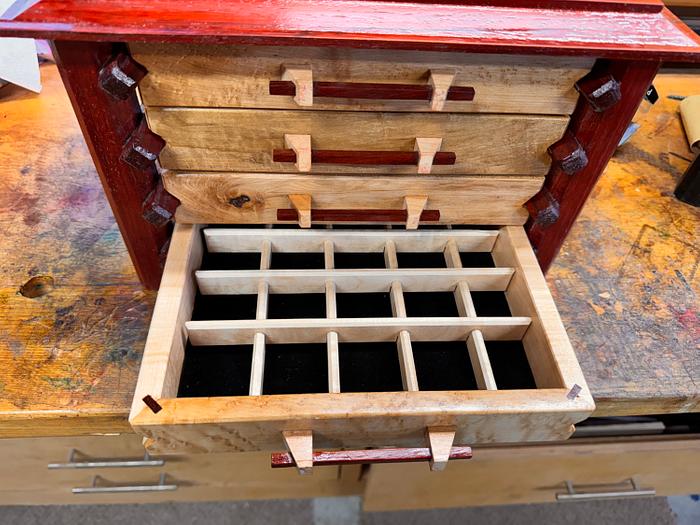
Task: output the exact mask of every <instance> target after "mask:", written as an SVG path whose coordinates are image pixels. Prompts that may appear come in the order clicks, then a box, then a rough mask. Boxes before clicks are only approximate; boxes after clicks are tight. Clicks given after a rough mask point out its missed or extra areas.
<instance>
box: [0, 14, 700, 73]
mask: <svg viewBox="0 0 700 525" xmlns="http://www.w3.org/2000/svg"><path fill="white" fill-rule="evenodd" d="M589 5H590V4H589ZM511 6H512V4H511ZM511 6H509V5H496V6H489V7H487V8H485V7H484V6H483V5H478V4H474V3H470V4H468V5H450V4H444V3H441V4H432V3H431V4H429V5H426V4H425V3H422V2H418V3H415V4H413V5H411V4H410V3H409V4H406V3H405V2H381V1H371V0H364V1H357V0H323V1H320V2H319V1H317V0H286V1H275V2H274V3H272V4H270V2H265V1H257V2H246V1H244V0H235V1H229V2H219V3H217V4H215V5H212V4H211V2H209V1H208V0H191V1H189V2H186V3H174V2H172V1H171V0H157V1H152V0H129V1H125V2H121V3H119V4H118V5H116V4H115V3H114V2H112V1H111V0H95V1H92V2H90V3H85V2H77V1H76V0H43V1H42V2H39V3H38V4H36V5H34V6H33V7H32V8H30V9H28V10H27V11H26V12H25V13H23V14H22V15H21V16H19V17H17V18H16V19H15V20H12V21H4V22H1V23H0V33H1V34H2V35H12V36H31V37H38V38H46V39H74V40H90V39H96V40H103V41H104V40H113V41H114V40H117V41H119V40H121V41H142V42H143V41H149V42H163V41H168V42H178V41H179V42H198V43H216V44H220V43H249V44H253V43H256V44H274V45H280V44H291V45H295V44H296V45H321V46H324V45H328V46H335V47H339V46H343V45H345V46H349V47H370V48H371V47H387V48H395V49H433V50H445V51H447V50H453V51H467V52H470V51H471V52H491V53H499V52H500V53H523V54H545V55H577V54H585V55H588V56H602V57H606V58H631V59H640V58H643V57H647V58H659V59H673V60H700V55H699V54H698V51H700V39H699V38H698V37H697V36H695V35H693V34H692V33H691V32H690V31H688V30H684V29H683V28H682V27H681V26H680V25H679V22H678V20H677V19H676V18H675V17H674V16H673V15H672V14H671V13H670V12H669V11H668V10H667V9H662V10H661V11H660V12H655V13H645V12H628V11H629V10H616V9H615V8H613V9H609V8H608V9H605V7H603V9H602V10H595V11H588V10H579V9H552V8H546V9H543V8H532V7H530V8H528V7H523V4H522V3H520V4H519V6H518V7H511ZM603 6H604V4H603ZM416 12H420V13H421V16H419V17H418V16H415V13H416Z"/></svg>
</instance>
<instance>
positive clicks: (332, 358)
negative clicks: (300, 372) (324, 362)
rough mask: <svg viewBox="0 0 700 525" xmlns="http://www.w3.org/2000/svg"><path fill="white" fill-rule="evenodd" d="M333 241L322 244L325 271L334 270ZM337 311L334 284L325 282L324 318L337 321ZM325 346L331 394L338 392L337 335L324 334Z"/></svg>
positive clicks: (334, 333)
mask: <svg viewBox="0 0 700 525" xmlns="http://www.w3.org/2000/svg"><path fill="white" fill-rule="evenodd" d="M333 250H334V248H333V241H330V240H326V241H324V243H323V260H324V266H325V268H326V270H332V269H333V268H335V261H334V252H333ZM337 317H338V311H337V307H336V301H335V283H334V282H333V281H331V280H327V281H326V318H327V319H337ZM326 346H327V349H328V391H329V392H330V393H331V394H337V393H339V392H340V356H339V355H338V333H337V332H328V333H327V334H326Z"/></svg>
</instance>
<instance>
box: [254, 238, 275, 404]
mask: <svg viewBox="0 0 700 525" xmlns="http://www.w3.org/2000/svg"><path fill="white" fill-rule="evenodd" d="M271 258H272V243H271V242H270V241H269V240H268V239H264V240H263V241H262V243H261V248H260V270H267V269H269V268H270V261H271ZM269 297H270V287H269V285H268V284H267V282H265V281H263V280H261V281H259V282H258V304H257V308H256V310H255V318H256V319H261V320H262V319H267V304H268V299H269ZM264 375H265V334H263V333H262V332H256V333H255V336H254V337H253V361H252V363H251V366H250V391H249V395H251V396H260V395H262V388H263V380H264Z"/></svg>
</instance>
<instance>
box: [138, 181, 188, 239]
mask: <svg viewBox="0 0 700 525" xmlns="http://www.w3.org/2000/svg"><path fill="white" fill-rule="evenodd" d="M179 205H180V201H179V200H178V199H177V198H175V197H173V196H172V195H170V193H168V192H167V191H166V190H165V188H164V187H163V182H162V181H160V180H159V181H158V184H157V185H156V188H155V189H154V190H153V191H152V192H151V193H150V194H149V195H148V197H146V200H145V201H144V202H143V211H142V215H143V218H144V219H146V220H147V221H148V222H150V223H151V224H153V225H154V226H157V227H162V226H165V225H166V224H167V223H168V222H170V221H171V220H172V219H173V217H174V215H175V210H176V209H177V207H178V206H179ZM161 252H162V250H161Z"/></svg>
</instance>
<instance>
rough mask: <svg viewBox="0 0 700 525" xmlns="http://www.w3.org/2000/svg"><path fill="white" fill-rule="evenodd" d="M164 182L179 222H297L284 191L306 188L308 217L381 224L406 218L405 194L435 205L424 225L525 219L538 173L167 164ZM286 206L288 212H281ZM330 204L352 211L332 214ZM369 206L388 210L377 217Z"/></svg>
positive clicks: (300, 191)
mask: <svg viewBox="0 0 700 525" xmlns="http://www.w3.org/2000/svg"><path fill="white" fill-rule="evenodd" d="M163 181H164V184H165V187H166V189H167V190H168V192H170V193H171V194H173V195H174V196H175V197H177V198H178V199H180V202H181V205H180V207H179V208H178V210H177V220H178V222H184V223H195V224H196V223H223V224H244V223H257V224H272V223H280V222H282V223H283V222H290V218H289V212H291V213H292V217H291V219H292V222H295V221H296V218H295V217H294V214H295V210H293V209H292V203H291V201H290V197H289V196H290V195H298V194H305V195H308V196H309V197H310V202H311V208H312V214H313V216H312V219H313V222H314V223H332V222H339V221H340V220H342V221H344V222H352V223H365V224H366V223H372V222H376V223H382V222H392V217H393V221H394V222H404V223H405V222H406V219H405V218H403V216H402V215H401V212H402V209H403V208H405V206H406V205H405V198H406V197H407V196H411V195H423V196H425V197H427V201H426V203H425V210H428V211H429V212H433V215H431V216H429V217H428V218H429V219H430V220H427V221H424V223H425V224H475V223H478V224H493V225H500V224H524V223H525V221H526V220H527V212H526V210H525V208H523V204H524V203H525V202H526V201H527V200H528V199H529V198H530V197H531V196H532V195H534V194H535V193H537V191H538V190H539V189H540V187H541V186H542V182H543V177H517V176H513V177H442V178H440V177H434V176H420V177H405V176H399V177H371V178H370V177H366V178H364V177H352V176H341V175H331V176H324V175H274V174H264V175H260V174H243V173H220V174H215V173H205V174H197V173H188V172H174V171H168V172H166V173H164V175H163ZM464 203H469V205H468V206H465V204H464ZM285 210H286V211H287V215H280V213H282V212H284V211H285ZM334 210H335V212H337V211H339V210H340V211H342V210H346V211H348V212H350V213H345V214H344V216H340V215H338V213H336V214H335V215H333V214H332V213H333V211H334ZM368 210H375V211H387V212H390V213H393V214H394V215H386V214H384V215H380V216H377V215H376V214H374V215H372V214H371V213H370V212H368ZM324 213H325V214H326V215H324ZM329 213H331V215H328V214H329ZM404 213H405V212H404Z"/></svg>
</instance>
